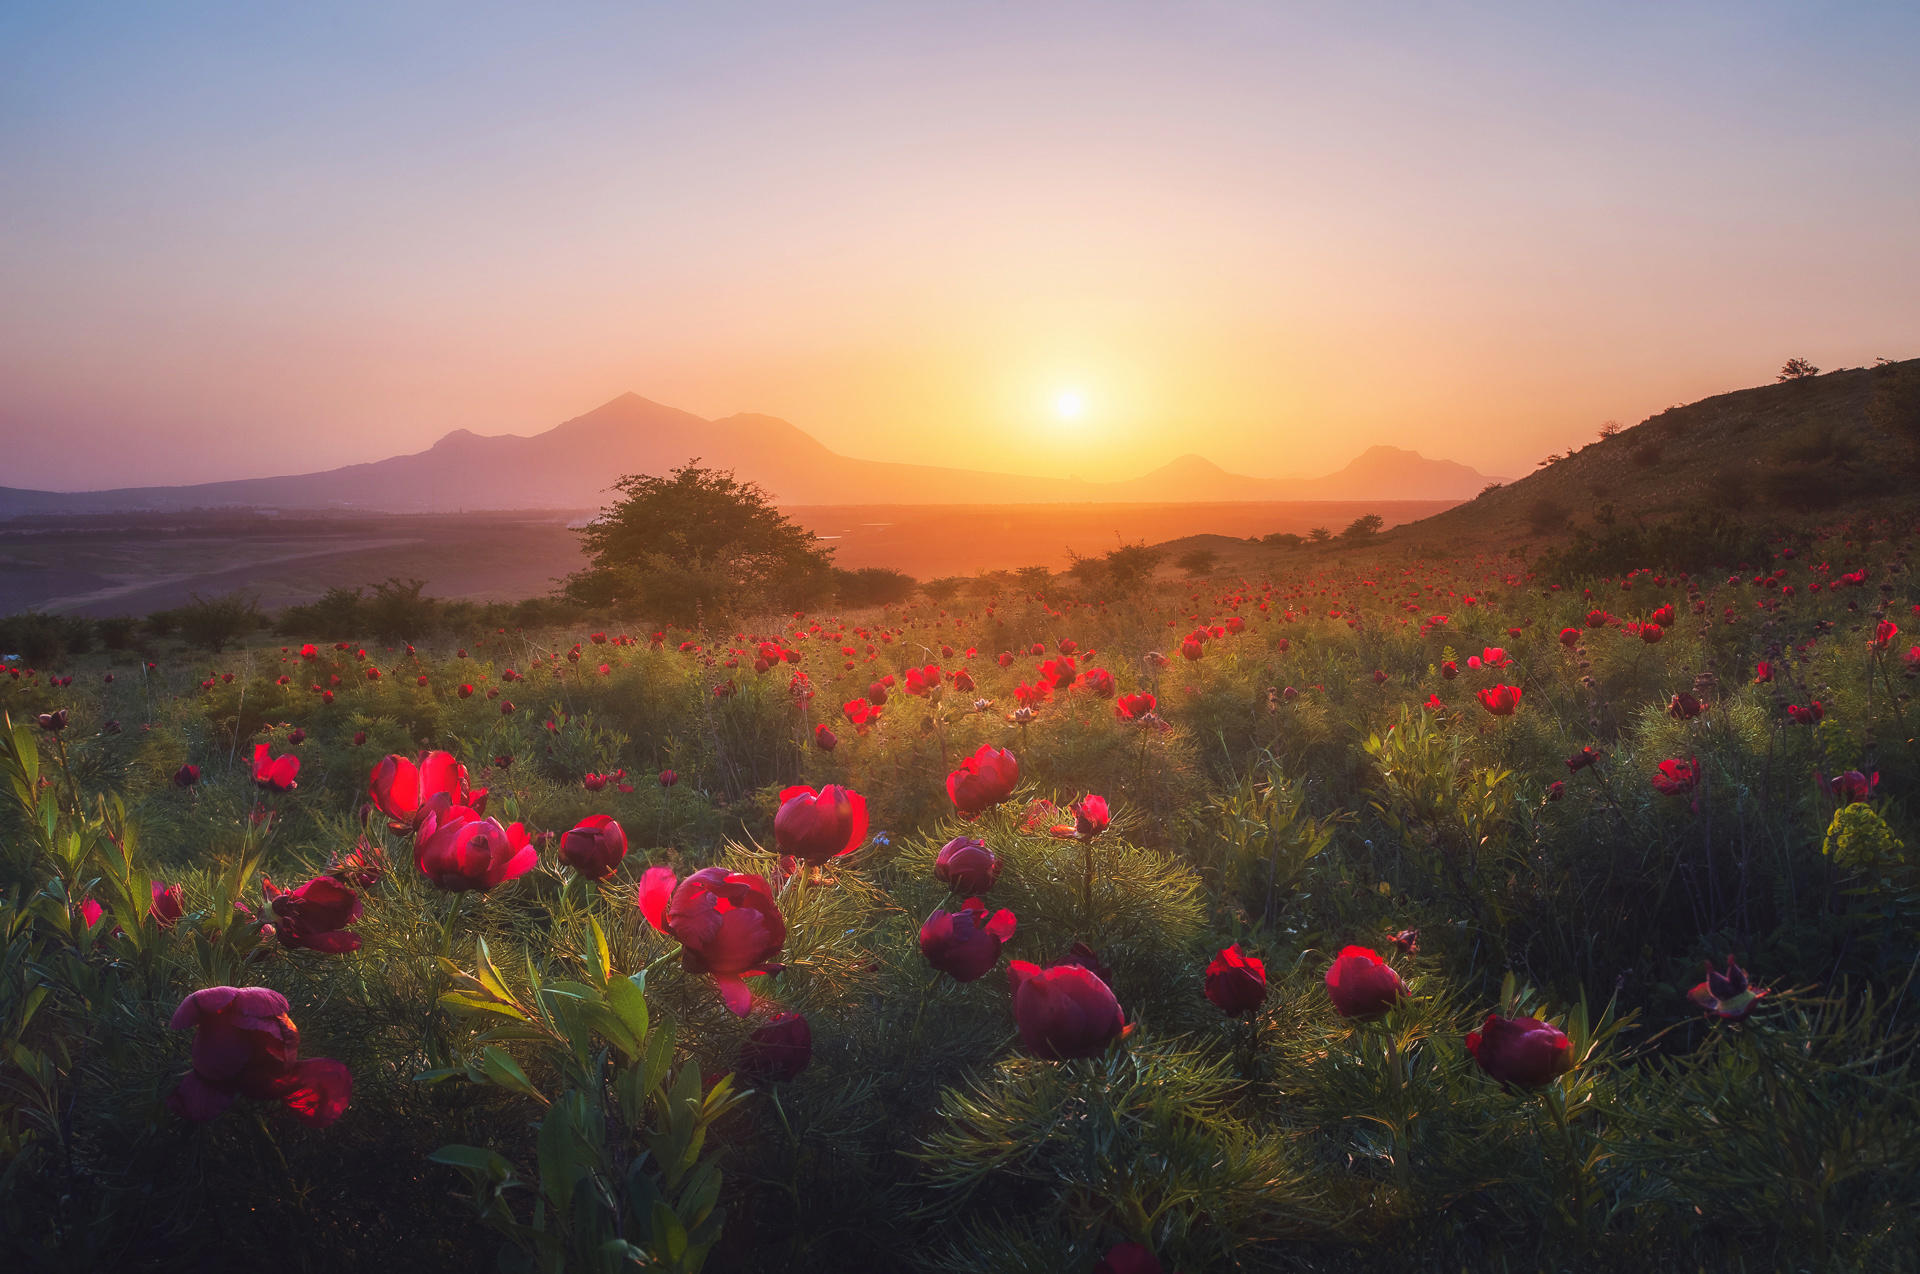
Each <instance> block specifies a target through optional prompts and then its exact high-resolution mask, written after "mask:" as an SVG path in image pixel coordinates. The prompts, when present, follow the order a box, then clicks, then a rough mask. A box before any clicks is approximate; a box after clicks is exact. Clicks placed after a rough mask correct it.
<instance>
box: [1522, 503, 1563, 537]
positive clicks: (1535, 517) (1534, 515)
mask: <svg viewBox="0 0 1920 1274" xmlns="http://www.w3.org/2000/svg"><path fill="white" fill-rule="evenodd" d="M1572 516H1573V514H1572V511H1571V510H1570V509H1568V508H1567V506H1566V505H1564V504H1562V503H1561V502H1560V501H1558V500H1556V499H1554V498H1553V497H1552V496H1544V495H1543V496H1541V497H1540V498H1539V499H1537V500H1535V501H1534V502H1533V503H1532V504H1530V505H1528V506H1527V525H1528V526H1530V527H1532V528H1533V533H1534V534H1535V535H1546V534H1548V533H1550V532H1553V531H1558V530H1559V529H1560V528H1561V527H1563V526H1565V525H1566V524H1567V519H1568V518H1570V517H1572Z"/></svg>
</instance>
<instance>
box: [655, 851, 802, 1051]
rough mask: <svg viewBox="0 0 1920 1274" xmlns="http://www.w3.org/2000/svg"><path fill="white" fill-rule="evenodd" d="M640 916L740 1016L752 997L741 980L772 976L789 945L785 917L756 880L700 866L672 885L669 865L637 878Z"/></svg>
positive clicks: (760, 879)
mask: <svg viewBox="0 0 1920 1274" xmlns="http://www.w3.org/2000/svg"><path fill="white" fill-rule="evenodd" d="M638 900H639V904H640V911H641V914H642V915H644V916H646V918H647V923H649V924H651V925H652V926H653V927H654V928H655V929H657V930H659V931H660V932H661V933H664V934H666V935H668V936H669V937H671V938H673V939H674V940H676V941H677V942H679V944H680V947H681V954H680V963H681V965H682V967H684V968H685V969H686V970H687V972H689V973H710V974H712V975H713V980H714V985H715V987H716V988H717V989H718V990H719V992H720V998H721V999H722V1000H723V1001H725V1002H726V1006H727V1007H728V1008H729V1009H731V1010H733V1012H734V1013H736V1014H737V1015H739V1016H741V1017H745V1016H746V1015H747V1010H748V1009H750V1008H751V1007H752V1006H753V996H752V994H751V993H750V992H749V991H748V990H747V985H746V983H745V982H743V981H742V980H741V979H743V978H747V977H756V976H760V975H763V974H773V973H778V972H779V971H780V968H781V966H780V965H778V964H775V963H772V961H773V960H774V958H775V957H776V956H778V955H779V954H780V948H781V947H782V946H784V945H785V944H786V941H787V922H786V917H784V916H782V915H781V914H780V908H779V907H778V906H777V905H776V904H775V903H774V901H773V890H772V889H771V888H769V887H768V885H767V882H766V880H765V879H764V878H763V877H760V876H750V875H746V874H743V873H741V872H730V871H728V870H727V869H726V868H724V867H703V868H701V869H700V870H699V871H697V872H695V873H693V875H691V876H689V877H687V878H686V879H685V880H683V881H679V882H678V883H677V884H676V883H675V879H674V874H673V869H672V868H671V867H649V868H648V869H647V871H646V874H645V875H644V876H642V877H641V878H640V889H639V894H638Z"/></svg>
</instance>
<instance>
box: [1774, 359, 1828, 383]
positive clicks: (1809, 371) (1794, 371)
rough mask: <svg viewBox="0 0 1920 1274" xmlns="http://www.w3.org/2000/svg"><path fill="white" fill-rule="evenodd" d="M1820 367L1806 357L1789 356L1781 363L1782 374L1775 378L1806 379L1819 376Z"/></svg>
mask: <svg viewBox="0 0 1920 1274" xmlns="http://www.w3.org/2000/svg"><path fill="white" fill-rule="evenodd" d="M1819 374H1820V369H1819V368H1818V367H1815V366H1814V365H1813V364H1812V363H1809V362H1808V361H1807V360H1806V359H1804V358H1789V359H1788V360H1787V361H1786V362H1784V363H1782V364H1781V365H1780V374H1779V375H1778V376H1776V377H1775V378H1774V379H1775V380H1806V379H1807V378H1808V377H1809V376H1818V375H1819Z"/></svg>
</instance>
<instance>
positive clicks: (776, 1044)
mask: <svg viewBox="0 0 1920 1274" xmlns="http://www.w3.org/2000/svg"><path fill="white" fill-rule="evenodd" d="M811 1061H813V1028H812V1027H811V1026H809V1025H807V1019H806V1018H805V1017H804V1016H802V1015H801V1014H798V1013H775V1014H774V1015H773V1016H772V1017H770V1018H768V1019H767V1021H766V1024H765V1025H764V1026H761V1027H759V1028H758V1029H756V1030H755V1031H754V1032H753V1034H751V1035H749V1036H748V1037H747V1041H746V1043H744V1044H742V1045H741V1046H740V1064H739V1066H738V1067H737V1069H738V1070H739V1072H740V1074H741V1075H742V1076H743V1077H744V1078H746V1079H748V1080H751V1081H752V1082H753V1083H756V1084H784V1083H786V1082H788V1081H789V1080H791V1079H793V1078H794V1077H796V1076H797V1075H799V1074H800V1072H801V1071H803V1070H805V1069H807V1064H808V1063H810V1062H811Z"/></svg>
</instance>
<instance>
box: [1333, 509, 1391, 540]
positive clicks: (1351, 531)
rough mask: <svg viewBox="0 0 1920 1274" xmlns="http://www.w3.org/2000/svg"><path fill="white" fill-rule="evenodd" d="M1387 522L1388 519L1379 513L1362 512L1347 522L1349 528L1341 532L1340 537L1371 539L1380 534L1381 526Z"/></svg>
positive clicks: (1346, 538)
mask: <svg viewBox="0 0 1920 1274" xmlns="http://www.w3.org/2000/svg"><path fill="white" fill-rule="evenodd" d="M1386 524H1387V520H1386V519H1385V518H1383V517H1381V516H1380V515H1379V514H1378V513H1362V514H1361V515H1360V516H1359V517H1357V518H1355V519H1354V520H1353V521H1351V522H1349V523H1347V529H1346V530H1344V531H1342V532H1340V538H1341V539H1343V540H1355V541H1357V540H1370V539H1372V538H1373V537H1374V536H1376V535H1378V534H1380V528H1382V527H1384V526H1385V525H1386Z"/></svg>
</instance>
